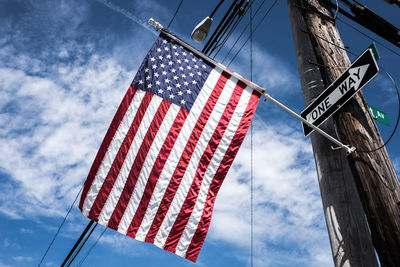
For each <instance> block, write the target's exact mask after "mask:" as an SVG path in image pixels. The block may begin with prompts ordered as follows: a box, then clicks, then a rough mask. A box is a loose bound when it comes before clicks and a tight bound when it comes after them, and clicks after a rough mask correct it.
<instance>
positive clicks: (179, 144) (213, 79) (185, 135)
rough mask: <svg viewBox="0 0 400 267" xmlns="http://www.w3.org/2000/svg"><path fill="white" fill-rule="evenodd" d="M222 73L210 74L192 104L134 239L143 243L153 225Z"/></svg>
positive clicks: (219, 71)
mask: <svg viewBox="0 0 400 267" xmlns="http://www.w3.org/2000/svg"><path fill="white" fill-rule="evenodd" d="M221 73H222V71H221V70H219V69H218V70H216V69H213V70H212V71H211V72H210V75H209V76H208V78H207V80H206V82H205V83H204V85H203V88H202V89H201V91H200V93H199V95H198V96H197V98H196V101H195V102H194V104H193V106H192V108H191V111H190V112H189V115H188V117H187V118H186V120H185V123H184V125H183V126H182V130H181V131H180V133H179V135H178V138H177V140H176V142H175V144H174V146H173V148H172V150H171V153H170V154H169V157H168V159H167V162H166V163H165V165H164V168H163V170H162V172H161V174H160V178H159V179H158V181H157V184H156V186H155V188H154V191H153V195H152V196H151V200H150V203H149V205H148V208H147V210H146V214H145V216H144V218H143V220H142V223H141V225H140V227H139V229H138V231H137V233H136V237H135V238H136V239H137V240H141V241H144V239H145V238H146V235H147V233H148V231H149V230H150V227H151V225H152V223H153V220H154V217H155V216H156V213H157V210H158V207H159V205H160V202H161V201H162V199H163V196H164V193H165V191H166V189H167V187H168V184H169V181H170V179H171V177H172V175H173V173H174V171H175V168H176V166H177V164H178V161H179V159H180V157H181V155H182V153H183V149H184V148H185V145H186V143H187V140H188V139H189V137H190V135H191V133H192V130H193V127H194V126H195V124H196V122H197V119H198V117H199V116H200V114H201V112H202V110H203V107H204V105H205V104H206V103H207V100H208V97H209V96H210V95H211V93H212V91H213V89H214V87H215V85H216V84H217V82H218V80H219V78H220V76H221Z"/></svg>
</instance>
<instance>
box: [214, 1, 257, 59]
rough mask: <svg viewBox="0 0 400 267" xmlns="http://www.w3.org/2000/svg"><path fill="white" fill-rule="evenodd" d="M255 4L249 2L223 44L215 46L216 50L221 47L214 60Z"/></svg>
mask: <svg viewBox="0 0 400 267" xmlns="http://www.w3.org/2000/svg"><path fill="white" fill-rule="evenodd" d="M253 3H254V0H252V1H247V3H246V5H245V7H244V8H245V11H244V12H243V14H239V17H238V19H237V20H236V21H235V24H234V25H233V26H232V28H231V29H230V30H229V32H228V33H227V34H226V35H225V38H224V40H223V41H222V43H220V44H218V45H216V46H215V48H214V49H216V48H217V47H219V49H218V51H217V52H216V53H215V55H214V57H213V59H214V58H215V57H216V56H217V55H218V54H219V52H220V51H221V49H222V48H223V46H224V45H225V43H226V42H227V41H228V39H229V38H230V37H231V35H232V33H233V32H234V31H235V30H236V28H237V26H238V25H239V23H240V22H241V21H242V19H243V17H244V16H245V15H246V13H247V11H248V10H249V7H251V6H252V5H253Z"/></svg>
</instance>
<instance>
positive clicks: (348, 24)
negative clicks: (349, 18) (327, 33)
mask: <svg viewBox="0 0 400 267" xmlns="http://www.w3.org/2000/svg"><path fill="white" fill-rule="evenodd" d="M337 19H338V20H339V21H340V22H342V23H343V24H345V25H347V26H348V27H350V28H352V29H353V30H355V31H357V32H359V33H360V34H362V35H364V36H365V37H367V38H369V39H370V40H372V41H374V42H376V43H377V44H379V45H381V46H383V47H384V48H386V49H387V50H389V51H390V52H392V53H393V54H395V55H397V56H400V54H399V53H397V52H396V51H394V50H392V49H391V48H389V47H387V46H385V45H384V44H382V43H381V42H379V41H377V40H376V39H374V38H372V37H371V36H369V35H368V34H366V33H364V32H362V31H360V30H359V29H357V28H356V27H354V26H353V25H351V24H350V23H347V22H346V21H344V20H342V19H340V18H337Z"/></svg>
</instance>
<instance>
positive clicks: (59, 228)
mask: <svg viewBox="0 0 400 267" xmlns="http://www.w3.org/2000/svg"><path fill="white" fill-rule="evenodd" d="M82 188H83V186H82V187H81V189H80V190H79V192H78V194H76V197H75V199H74V201H73V202H72V204H71V206H70V207H69V210H68V212H67V214H66V215H65V216H64V219H63V221H62V222H61V224H60V226H59V227H58V229H57V232H56V233H55V235H54V236H53V239H52V240H51V242H50V244H49V246H48V247H47V249H46V252H45V253H44V254H43V256H42V258H41V259H40V262H39V265H38V267H39V266H40V265H41V264H42V262H43V260H44V258H45V257H46V255H47V253H48V252H49V250H50V248H51V247H52V246H53V243H54V241H55V240H56V237H57V236H58V233H59V232H60V230H61V228H62V227H63V225H64V223H65V221H66V220H67V217H68V215H69V214H70V212H71V210H72V207H73V206H74V205H75V202H76V200H77V199H78V196H79V195H80V193H81V191H82Z"/></svg>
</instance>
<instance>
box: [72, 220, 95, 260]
mask: <svg viewBox="0 0 400 267" xmlns="http://www.w3.org/2000/svg"><path fill="white" fill-rule="evenodd" d="M97 225H98V223H97V222H96V224H95V225H94V226H93V228H92V229H91V230H90V232H89V234H88V235H87V236H86V238H85V240H84V241H83V243H81V244H80V246H79V249H78V250H77V251H75V253H74V256H73V257H72V259H71V261H70V262H69V263H68V265H67V267H69V266H71V263H72V262H73V261H74V260H75V258H76V256H78V254H79V252H81V249H82V248H83V246H84V245H85V244H86V242H87V241H88V239H89V237H90V236H91V235H92V233H93V231H94V229H96V227H97Z"/></svg>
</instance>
